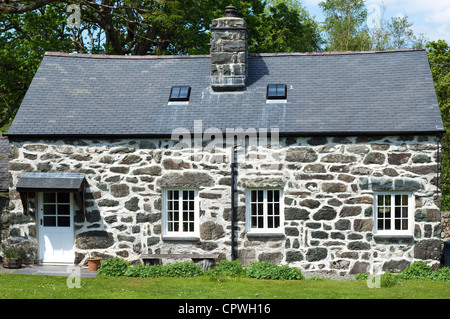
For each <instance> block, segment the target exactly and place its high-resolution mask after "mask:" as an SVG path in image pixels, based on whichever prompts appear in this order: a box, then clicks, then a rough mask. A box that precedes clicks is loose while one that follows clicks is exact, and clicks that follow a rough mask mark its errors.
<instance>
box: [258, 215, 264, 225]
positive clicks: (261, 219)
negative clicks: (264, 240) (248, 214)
mask: <svg viewBox="0 0 450 319" xmlns="http://www.w3.org/2000/svg"><path fill="white" fill-rule="evenodd" d="M263 226H264V224H263V218H262V217H258V228H263Z"/></svg>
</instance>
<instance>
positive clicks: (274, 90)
mask: <svg viewBox="0 0 450 319" xmlns="http://www.w3.org/2000/svg"><path fill="white" fill-rule="evenodd" d="M276 95H277V86H276V85H269V96H276Z"/></svg>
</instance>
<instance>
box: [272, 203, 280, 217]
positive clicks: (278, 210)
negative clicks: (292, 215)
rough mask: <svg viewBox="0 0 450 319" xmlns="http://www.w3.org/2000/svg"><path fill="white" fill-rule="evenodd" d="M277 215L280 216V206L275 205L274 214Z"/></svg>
mask: <svg viewBox="0 0 450 319" xmlns="http://www.w3.org/2000/svg"><path fill="white" fill-rule="evenodd" d="M273 213H274V214H275V215H278V216H279V215H280V204H275V205H274V212H273Z"/></svg>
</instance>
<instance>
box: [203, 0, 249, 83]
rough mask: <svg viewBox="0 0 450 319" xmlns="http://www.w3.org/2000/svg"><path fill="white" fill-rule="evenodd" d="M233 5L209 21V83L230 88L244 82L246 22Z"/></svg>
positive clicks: (245, 71)
mask: <svg viewBox="0 0 450 319" xmlns="http://www.w3.org/2000/svg"><path fill="white" fill-rule="evenodd" d="M236 15H237V12H236V8H234V7H227V9H226V16H225V17H223V18H219V19H215V20H213V21H212V27H211V48H210V50H211V86H212V87H213V88H225V89H234V88H242V87H244V86H245V80H246V77H247V60H248V53H247V25H246V23H245V21H244V20H243V19H241V18H238V17H237V16H236Z"/></svg>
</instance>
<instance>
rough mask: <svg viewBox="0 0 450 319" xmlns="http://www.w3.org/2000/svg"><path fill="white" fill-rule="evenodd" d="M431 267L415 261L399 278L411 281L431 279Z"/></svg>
mask: <svg viewBox="0 0 450 319" xmlns="http://www.w3.org/2000/svg"><path fill="white" fill-rule="evenodd" d="M432 272H433V271H432V270H431V267H430V266H428V265H427V263H426V262H424V261H416V262H414V263H413V264H411V265H407V266H406V269H405V270H404V271H402V272H401V274H400V277H401V278H402V279H405V280H411V279H419V280H424V279H431V274H432Z"/></svg>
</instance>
